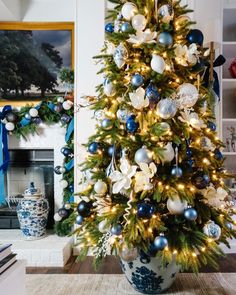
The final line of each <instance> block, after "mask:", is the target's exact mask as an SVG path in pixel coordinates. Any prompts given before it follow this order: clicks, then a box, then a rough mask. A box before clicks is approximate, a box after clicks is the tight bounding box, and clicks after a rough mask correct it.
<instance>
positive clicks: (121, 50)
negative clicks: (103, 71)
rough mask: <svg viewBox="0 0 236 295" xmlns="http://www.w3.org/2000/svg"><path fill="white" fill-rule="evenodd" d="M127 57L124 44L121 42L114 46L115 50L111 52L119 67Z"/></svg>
mask: <svg viewBox="0 0 236 295" xmlns="http://www.w3.org/2000/svg"><path fill="white" fill-rule="evenodd" d="M128 57H129V54H128V50H127V49H126V47H125V45H124V44H122V43H121V44H120V45H118V46H117V47H116V50H115V52H114V54H113V58H114V61H115V63H116V65H117V67H118V68H119V69H121V68H122V67H123V66H124V65H125V63H126V61H127V59H128Z"/></svg>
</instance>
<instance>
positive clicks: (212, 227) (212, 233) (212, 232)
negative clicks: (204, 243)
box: [203, 220, 221, 241]
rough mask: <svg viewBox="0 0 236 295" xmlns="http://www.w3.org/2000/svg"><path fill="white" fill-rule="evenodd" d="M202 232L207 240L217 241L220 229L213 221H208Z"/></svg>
mask: <svg viewBox="0 0 236 295" xmlns="http://www.w3.org/2000/svg"><path fill="white" fill-rule="evenodd" d="M203 232H204V234H205V235H206V236H208V237H209V238H211V239H213V240H215V241H217V240H219V238H220V236H221V228H220V226H219V225H218V224H216V223H215V222H214V221H212V220H210V221H209V222H207V223H206V224H205V225H204V227H203Z"/></svg>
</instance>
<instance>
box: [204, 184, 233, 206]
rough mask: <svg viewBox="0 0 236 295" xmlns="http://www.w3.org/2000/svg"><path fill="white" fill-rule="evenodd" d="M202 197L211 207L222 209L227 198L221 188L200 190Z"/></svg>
mask: <svg viewBox="0 0 236 295" xmlns="http://www.w3.org/2000/svg"><path fill="white" fill-rule="evenodd" d="M202 194H203V196H204V197H205V198H206V202H207V203H208V204H210V205H211V206H213V207H217V208H219V207H222V206H225V204H226V203H225V198H226V197H227V196H228V193H227V191H226V190H225V189H223V188H222V187H219V188H217V190H216V189H215V188H214V187H213V186H209V187H208V188H207V189H205V190H202Z"/></svg>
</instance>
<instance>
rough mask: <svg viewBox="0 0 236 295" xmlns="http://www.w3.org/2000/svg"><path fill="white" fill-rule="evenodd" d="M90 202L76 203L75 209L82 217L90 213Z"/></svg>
mask: <svg viewBox="0 0 236 295" xmlns="http://www.w3.org/2000/svg"><path fill="white" fill-rule="evenodd" d="M91 209H92V203H91V202H85V201H81V202H80V203H79V204H78V207H77V211H78V213H79V214H80V215H81V216H82V217H88V216H89V215H90V213H91Z"/></svg>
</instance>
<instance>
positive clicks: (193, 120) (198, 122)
mask: <svg viewBox="0 0 236 295" xmlns="http://www.w3.org/2000/svg"><path fill="white" fill-rule="evenodd" d="M179 120H180V121H181V122H184V123H188V124H189V125H190V126H191V127H193V128H194V129H197V130H200V129H201V128H203V127H205V124H204V122H203V120H202V119H200V118H199V116H198V114H197V113H195V112H192V113H191V111H190V110H188V109H185V110H184V111H183V112H181V117H179Z"/></svg>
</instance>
